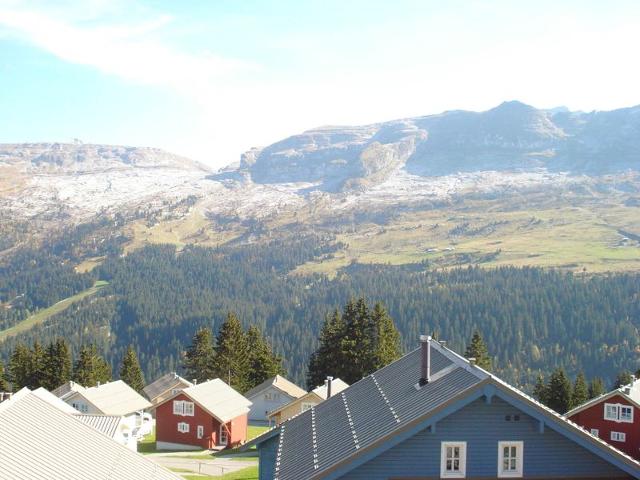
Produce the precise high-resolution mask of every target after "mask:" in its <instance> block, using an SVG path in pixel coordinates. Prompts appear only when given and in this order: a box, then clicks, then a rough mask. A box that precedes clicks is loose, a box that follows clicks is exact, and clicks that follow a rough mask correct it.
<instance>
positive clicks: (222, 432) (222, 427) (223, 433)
mask: <svg viewBox="0 0 640 480" xmlns="http://www.w3.org/2000/svg"><path fill="white" fill-rule="evenodd" d="M223 437H224V441H223V440H222V438H223ZM219 440H220V442H219V443H220V445H229V432H227V429H226V428H225V424H224V423H221V424H220V439H219Z"/></svg>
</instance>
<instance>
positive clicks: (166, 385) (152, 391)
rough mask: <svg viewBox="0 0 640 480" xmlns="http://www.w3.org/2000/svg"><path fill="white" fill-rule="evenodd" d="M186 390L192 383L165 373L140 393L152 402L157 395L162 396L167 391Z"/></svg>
mask: <svg viewBox="0 0 640 480" xmlns="http://www.w3.org/2000/svg"><path fill="white" fill-rule="evenodd" d="M176 387H179V388H186V387H193V383H191V382H190V381H189V380H186V379H184V378H182V377H181V376H180V375H178V374H177V373H175V372H171V373H167V374H165V375H163V376H161V377H160V378H158V379H156V380H155V381H153V382H152V383H150V384H149V385H147V386H146V387H144V388H143V389H142V392H143V393H144V394H145V396H146V397H147V398H148V399H149V400H153V399H155V398H156V397H158V396H159V395H162V394H163V393H165V392H166V391H168V390H171V389H173V388H176Z"/></svg>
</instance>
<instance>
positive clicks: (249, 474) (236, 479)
mask: <svg viewBox="0 0 640 480" xmlns="http://www.w3.org/2000/svg"><path fill="white" fill-rule="evenodd" d="M183 476H184V478H185V479H186V480H258V466H257V465H256V466H255V467H247V468H243V469H242V470H238V471H237V472H233V473H227V474H226V475H220V476H215V477H214V476H210V475H183Z"/></svg>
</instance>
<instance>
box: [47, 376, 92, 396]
mask: <svg viewBox="0 0 640 480" xmlns="http://www.w3.org/2000/svg"><path fill="white" fill-rule="evenodd" d="M82 391H84V387H83V386H82V385H80V384H79V383H76V382H74V381H72V380H69V381H68V382H66V383H63V384H62V385H60V386H59V387H58V388H56V389H55V390H53V391H52V392H51V393H53V394H54V395H55V396H56V397H58V398H62V399H64V398H66V397H67V396H68V395H69V394H71V393H74V392H82Z"/></svg>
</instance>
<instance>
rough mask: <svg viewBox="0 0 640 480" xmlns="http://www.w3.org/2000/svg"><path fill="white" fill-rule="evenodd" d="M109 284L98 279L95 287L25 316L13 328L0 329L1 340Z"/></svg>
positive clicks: (43, 320) (31, 326)
mask: <svg viewBox="0 0 640 480" xmlns="http://www.w3.org/2000/svg"><path fill="white" fill-rule="evenodd" d="M108 284H109V282H105V281H102V280H98V281H97V282H96V283H95V284H94V285H93V287H91V288H88V289H87V290H84V291H82V292H80V293H77V294H75V295H73V296H72V297H68V298H65V299H64V300H60V301H59V302H58V303H56V304H54V305H51V306H50V307H48V308H43V309H42V310H39V311H38V312H36V313H34V314H33V315H30V316H29V317H27V318H25V319H24V320H23V321H22V322H20V323H18V324H17V325H14V326H13V327H11V328H7V329H6V330H2V331H0V342H1V341H3V340H4V339H6V338H7V337H11V336H13V335H17V334H18V333H21V332H24V331H27V330H29V329H31V328H33V327H34V326H36V325H38V324H40V323H44V322H46V321H47V320H48V319H49V318H50V317H51V316H53V315H55V314H56V313H60V312H62V311H64V310H66V309H67V308H69V307H70V306H71V305H73V304H74V303H76V302H79V301H80V300H82V299H83V298H85V297H88V296H89V295H94V294H95V293H97V292H98V291H100V290H101V289H102V288H104V287H105V286H106V285H108Z"/></svg>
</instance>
